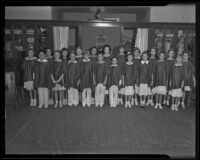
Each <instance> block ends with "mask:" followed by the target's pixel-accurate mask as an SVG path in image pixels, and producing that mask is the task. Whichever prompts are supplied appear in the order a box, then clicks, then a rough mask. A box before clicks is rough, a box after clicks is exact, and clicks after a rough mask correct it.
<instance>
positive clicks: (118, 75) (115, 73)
mask: <svg viewBox="0 0 200 160" xmlns="http://www.w3.org/2000/svg"><path fill="white" fill-rule="evenodd" d="M120 80H122V71H121V68H120V66H119V65H117V66H114V65H111V66H110V69H109V74H108V83H107V84H108V85H107V86H108V88H109V87H111V86H113V85H116V86H119V81H120Z"/></svg>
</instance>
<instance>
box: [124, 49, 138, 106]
mask: <svg viewBox="0 0 200 160" xmlns="http://www.w3.org/2000/svg"><path fill="white" fill-rule="evenodd" d="M137 79H138V71H137V64H136V63H134V62H133V55H132V54H131V53H130V52H129V53H127V62H126V63H125V65H124V70H123V83H124V85H125V91H124V92H125V108H127V107H131V99H132V97H133V95H134V86H135V85H136V83H137ZM133 104H134V102H133Z"/></svg>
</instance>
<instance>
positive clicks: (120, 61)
mask: <svg viewBox="0 0 200 160" xmlns="http://www.w3.org/2000/svg"><path fill="white" fill-rule="evenodd" d="M117 59H118V65H119V67H120V70H121V72H122V71H123V67H124V64H125V63H126V54H125V48H124V46H123V45H121V46H120V47H119V54H117ZM123 99H124V86H122V85H121V86H120V87H119V104H122V105H123V104H124V103H123Z"/></svg>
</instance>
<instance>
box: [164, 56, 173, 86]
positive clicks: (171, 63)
mask: <svg viewBox="0 0 200 160" xmlns="http://www.w3.org/2000/svg"><path fill="white" fill-rule="evenodd" d="M165 63H166V75H167V88H168V89H169V77H170V70H171V67H172V66H173V65H174V63H175V60H168V59H167V60H166V61H165Z"/></svg>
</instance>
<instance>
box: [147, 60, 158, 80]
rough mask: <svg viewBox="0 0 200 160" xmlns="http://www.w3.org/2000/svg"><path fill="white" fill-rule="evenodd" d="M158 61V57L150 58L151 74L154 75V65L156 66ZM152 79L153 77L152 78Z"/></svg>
mask: <svg viewBox="0 0 200 160" xmlns="http://www.w3.org/2000/svg"><path fill="white" fill-rule="evenodd" d="M156 62H157V58H150V59H149V67H150V71H149V72H150V75H152V76H154V75H153V74H154V67H155V63H156ZM151 80H152V79H151Z"/></svg>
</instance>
